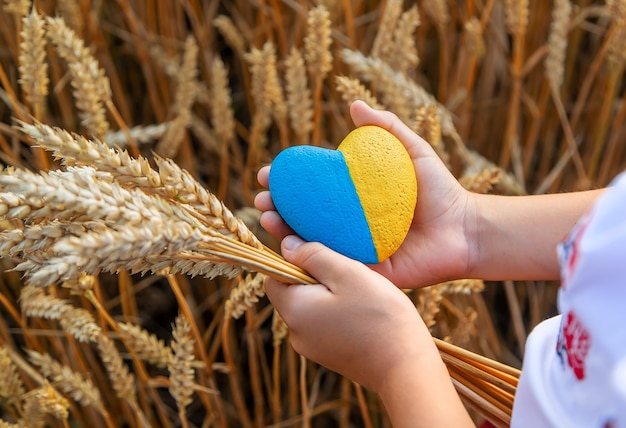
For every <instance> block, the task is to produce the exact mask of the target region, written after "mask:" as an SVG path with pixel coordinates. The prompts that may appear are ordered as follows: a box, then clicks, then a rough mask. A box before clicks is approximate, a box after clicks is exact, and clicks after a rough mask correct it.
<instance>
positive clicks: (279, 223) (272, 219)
mask: <svg viewBox="0 0 626 428" xmlns="http://www.w3.org/2000/svg"><path fill="white" fill-rule="evenodd" d="M260 222H261V226H262V227H263V229H265V230H267V231H268V232H269V233H270V234H271V235H272V236H274V237H275V238H276V239H278V240H279V241H280V240H282V239H283V238H284V237H285V236H287V235H293V234H295V232H294V231H293V229H291V228H290V227H289V226H288V225H287V223H285V220H283V218H282V217H281V216H280V214H278V213H277V212H276V211H265V212H264V213H263V214H261V219H260Z"/></svg>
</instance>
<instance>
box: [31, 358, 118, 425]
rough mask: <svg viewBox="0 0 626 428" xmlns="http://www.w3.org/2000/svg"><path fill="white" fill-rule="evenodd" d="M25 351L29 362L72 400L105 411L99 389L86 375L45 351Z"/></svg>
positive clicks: (101, 411)
mask: <svg viewBox="0 0 626 428" xmlns="http://www.w3.org/2000/svg"><path fill="white" fill-rule="evenodd" d="M27 353H28V358H29V359H30V361H31V363H32V364H34V365H35V366H37V367H39V371H40V372H41V374H42V375H43V376H45V377H47V378H48V379H50V381H52V383H53V384H54V385H55V386H56V387H57V388H59V389H61V390H62V391H64V392H65V393H66V394H68V395H69V396H70V397H72V399H73V400H74V401H76V402H77V403H80V404H81V405H83V406H93V407H95V408H96V409H97V410H98V411H99V412H100V413H102V414H104V413H105V412H106V410H105V409H104V404H103V403H102V398H101V396H100V391H99V390H98V388H97V387H96V386H95V385H94V384H93V382H92V381H91V380H90V379H89V378H88V377H85V376H84V375H82V374H80V373H77V372H75V371H74V370H72V369H71V368H70V367H68V366H65V365H63V364H61V363H59V362H58V361H56V360H55V359H54V358H52V357H51V356H50V355H49V354H47V353H44V354H41V353H39V352H36V351H33V350H27Z"/></svg>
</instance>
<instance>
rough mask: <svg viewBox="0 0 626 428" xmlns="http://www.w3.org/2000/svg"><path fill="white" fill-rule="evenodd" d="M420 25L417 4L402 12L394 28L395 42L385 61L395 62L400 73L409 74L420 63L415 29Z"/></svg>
mask: <svg viewBox="0 0 626 428" xmlns="http://www.w3.org/2000/svg"><path fill="white" fill-rule="evenodd" d="M419 25H420V14H419V10H418V9H417V5H413V6H412V7H411V8H410V9H409V10H407V11H406V12H404V13H402V15H401V16H400V19H399V20H398V23H397V25H396V27H395V28H394V30H393V44H392V45H391V46H390V47H389V49H388V53H387V55H386V56H385V58H386V59H385V61H387V62H388V63H389V64H393V65H394V68H395V69H396V71H397V72H398V73H403V74H408V73H409V72H410V71H411V70H412V69H413V68H415V67H417V65H418V64H419V55H418V53H417V47H416V46H415V30H416V28H417V27H418V26H419Z"/></svg>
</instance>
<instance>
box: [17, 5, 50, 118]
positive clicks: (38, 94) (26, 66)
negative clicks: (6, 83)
mask: <svg viewBox="0 0 626 428" xmlns="http://www.w3.org/2000/svg"><path fill="white" fill-rule="evenodd" d="M45 34H46V29H45V22H44V20H43V19H42V18H41V16H40V15H39V13H37V10H36V9H35V8H33V9H32V11H31V12H30V14H28V15H26V16H24V17H23V18H22V32H21V34H20V36H21V39H22V42H21V43H20V55H19V57H18V62H19V72H20V80H19V83H20V87H21V88H22V90H23V91H24V96H25V97H26V101H28V103H29V104H30V106H31V107H32V109H33V114H34V116H35V117H37V118H40V117H41V115H42V113H43V112H44V111H45V102H46V97H47V96H48V85H49V84H50V79H49V78H48V63H47V62H46V50H45V49H46V39H45Z"/></svg>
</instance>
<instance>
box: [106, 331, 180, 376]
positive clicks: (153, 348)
mask: <svg viewBox="0 0 626 428" xmlns="http://www.w3.org/2000/svg"><path fill="white" fill-rule="evenodd" d="M118 327H119V329H120V334H121V336H122V339H123V341H124V343H125V344H127V346H129V347H130V348H132V350H133V352H134V353H135V354H136V355H137V357H138V358H140V359H142V360H145V361H148V362H149V363H150V364H154V365H155V366H156V367H159V368H164V367H167V365H168V364H169V363H170V361H172V358H173V354H172V350H171V348H169V347H168V346H166V345H165V343H164V342H163V340H161V339H159V338H157V337H156V335H155V334H153V333H150V332H148V331H146V330H145V329H143V328H142V327H140V326H138V325H135V324H131V323H122V322H121V323H118Z"/></svg>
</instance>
